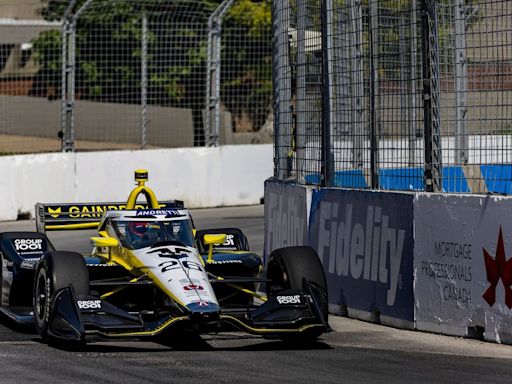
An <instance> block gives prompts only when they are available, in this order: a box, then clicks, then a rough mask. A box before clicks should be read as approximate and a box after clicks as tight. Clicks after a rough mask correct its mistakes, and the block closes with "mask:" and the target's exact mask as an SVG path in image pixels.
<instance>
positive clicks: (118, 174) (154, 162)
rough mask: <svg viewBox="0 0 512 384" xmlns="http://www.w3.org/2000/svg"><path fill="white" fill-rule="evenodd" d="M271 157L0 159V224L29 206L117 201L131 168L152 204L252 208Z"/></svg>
mask: <svg viewBox="0 0 512 384" xmlns="http://www.w3.org/2000/svg"><path fill="white" fill-rule="evenodd" d="M272 157H273V149H272V145H270V144H268V145H267V144H266V145H240V146H222V147H216V148H179V149H155V150H144V151H112V152H84V153H51V154H37V155H18V156H5V157H0V169H1V172H2V175H3V183H2V184H1V185H0V201H1V204H0V220H15V219H16V218H17V217H18V214H19V213H22V212H30V213H32V214H33V211H34V205H35V203H37V202H45V203H52V202H54V203H55V202H69V203H71V202H97V201H125V200H126V198H127V197H128V194H129V192H130V191H131V189H132V188H133V186H134V180H133V171H134V170H135V169H138V168H144V169H147V170H148V171H149V183H148V185H149V186H150V187H151V188H152V189H153V190H154V191H155V194H156V196H157V198H158V199H160V200H167V199H180V200H183V201H184V202H185V205H186V206H188V207H190V208H206V207H217V206H229V205H249V204H259V203H260V200H261V198H262V197H263V189H264V187H263V185H264V181H265V180H266V179H267V178H268V177H270V176H271V175H272V173H273V162H272Z"/></svg>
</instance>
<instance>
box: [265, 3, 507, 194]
mask: <svg viewBox="0 0 512 384" xmlns="http://www.w3.org/2000/svg"><path fill="white" fill-rule="evenodd" d="M385 7H389V8H385ZM312 9H313V10H316V11H317V12H318V15H317V14H316V13H315V11H313V12H312ZM500 11H501V13H500ZM486 12H491V13H490V14H489V15H487V14H486ZM510 13H512V10H511V9H510V6H509V5H508V3H507V2H506V1H503V0H492V1H490V2H481V1H478V0H474V1H468V0H451V1H443V2H441V1H439V0H411V1H409V2H394V3H392V2H388V3H381V2H378V1H377V0H369V1H368V2H367V3H364V2H362V1H359V0H346V1H343V2H337V1H335V0H279V1H275V2H274V8H273V33H274V39H273V45H274V87H275V89H274V100H275V122H276V126H275V162H274V163H275V172H274V176H275V177H276V178H278V179H280V180H292V181H295V182H299V183H303V184H313V185H319V186H345V187H350V188H372V189H397V190H411V189H412V190H425V191H429V192H443V191H444V192H456V193H458V192H476V193H482V192H485V193H488V192H490V193H512V188H510V186H507V183H508V185H510V184H512V183H511V182H512V180H511V176H507V175H508V172H509V170H508V167H509V163H511V161H510V154H509V152H510V151H511V150H512V143H511V142H509V140H508V137H498V136H495V133H494V132H493V131H492V130H491V131H489V128H488V127H489V126H490V127H491V129H493V128H492V121H494V120H499V121H503V120H504V119H505V116H509V115H510V114H511V112H510V111H511V110H512V104H511V103H509V102H503V104H502V105H500V104H493V105H491V104H489V101H488V100H489V99H491V100H494V99H496V98H497V99H500V97H501V98H503V97H505V96H506V94H507V93H506V92H508V90H509V89H510V85H508V84H506V85H502V84H500V80H499V79H500V77H503V78H504V80H503V81H505V82H506V81H508V80H507V79H508V68H509V66H512V57H509V56H510V55H509V54H508V50H509V49H512V46H510V42H508V40H506V38H505V37H500V36H498V37H493V34H497V35H499V34H503V36H505V34H506V33H510V32H512V24H511V23H508V24H505V27H503V26H501V27H495V26H494V23H491V22H489V23H486V20H487V19H486V18H487V17H488V18H493V19H489V20H494V19H495V18H497V17H498V18H499V17H503V20H505V19H506V17H508V16H510ZM386 23H389V24H386ZM471 28H475V31H472V30H471ZM485 28H487V29H485ZM500 28H501V29H500ZM482 30H483V33H482ZM386 31H387V32H386ZM440 31H441V32H440ZM476 31H479V32H476ZM386 33H387V35H386ZM487 33H488V36H489V39H493V38H494V39H496V42H494V43H493V41H491V40H489V41H487V40H486V39H485V38H479V35H478V34H480V35H485V34H487ZM308 35H309V36H308ZM313 35H314V36H313ZM314 39H317V40H320V44H318V43H317V42H313V40H314ZM468 39H470V42H469V43H468ZM500 39H501V40H500ZM314 44H317V45H319V47H318V48H317V49H318V51H319V52H321V79H322V81H321V92H322V93H321V95H320V96H318V100H319V102H320V104H321V120H314V121H313V120H312V119H311V116H312V115H311V113H312V111H313V110H314V108H313V107H311V106H310V107H309V110H308V108H307V105H306V104H307V101H308V96H307V93H308V88H307V86H306V85H305V79H306V77H307V75H306V74H305V73H306V72H308V71H310V70H311V69H310V68H311V64H309V63H308V59H307V57H308V55H309V54H310V50H309V49H308V47H311V46H312V45H314ZM507 44H509V45H507ZM495 45H496V46H498V48H495V47H494V46H495ZM500 48H501V51H499V49H500ZM493 49H494V51H493V54H494V56H495V57H497V59H495V61H496V62H497V64H494V65H495V67H496V68H497V69H493V70H487V72H485V69H481V68H480V67H478V65H481V64H478V63H477V64H475V65H474V67H470V65H472V63H471V59H470V58H468V51H469V50H472V54H473V56H474V55H476V54H475V51H477V50H480V51H482V52H486V51H491V50H493ZM495 51H497V52H495ZM502 51H503V52H504V51H506V52H505V53H503V52H502ZM500 55H501V56H500ZM482 56H483V54H482ZM509 61H510V62H511V64H509ZM308 65H309V67H308ZM393 66H395V67H393ZM468 68H476V69H474V70H473V72H472V73H471V74H469V71H468ZM475 71H477V72H476V73H475ZM478 71H480V72H482V73H480V72H478ZM493 71H494V72H493ZM499 71H503V72H499ZM492 76H495V77H492ZM468 81H472V82H473V83H475V82H479V83H478V84H477V85H476V86H475V85H474V84H473V85H472V88H471V87H470V86H468ZM397 87H398V88H397ZM310 88H311V87H310ZM395 88H397V89H396V90H395ZM309 92H311V90H309ZM493 92H494V93H493ZM469 96H471V97H472V100H473V105H474V106H473V107H471V106H470V105H471V102H472V101H471V100H469ZM392 98H395V99H394V100H395V101H390V99H392ZM475 99H476V100H477V101H475ZM305 105H306V106H305ZM492 108H494V110H491V109H492ZM452 111H453V112H452ZM500 111H501V112H500ZM500 113H503V116H500ZM451 114H453V117H452V116H451ZM471 114H473V115H471ZM480 115H483V116H484V117H483V118H482V117H481V116H480ZM472 116H474V117H472ZM471 119H472V120H471ZM484 119H486V120H484ZM481 120H483V121H484V122H485V124H482V126H483V125H486V126H485V127H477V128H475V126H477V125H478V123H479V121H481ZM307 122H309V127H308V124H307ZM470 122H471V123H473V128H471V130H470V128H469V124H470ZM312 125H314V127H313V128H311V126H312ZM384 125H387V126H391V131H390V132H387V131H385V129H390V128H385V127H384ZM502 125H504V124H502ZM400 127H401V128H400ZM475 129H479V130H477V131H476V133H475ZM503 129H504V130H506V128H503ZM496 131H499V128H496ZM502 136H503V135H502ZM315 145H318V146H319V149H320V156H319V157H315V156H308V150H309V149H310V148H311V147H312V146H315ZM478 146H481V147H478ZM420 151H421V152H422V156H420V155H419V153H420ZM494 152H496V153H498V154H495V153H494ZM494 158H500V159H501V160H500V162H499V163H496V164H495V165H496V166H497V167H498V168H496V169H490V170H489V169H488V170H484V169H483V168H481V166H486V165H487V164H490V163H489V162H491V161H492V159H494ZM511 166H512V165H511ZM397 168H401V169H402V175H398V174H396V172H395V174H392V173H393V172H394V171H395V170H396V169H397ZM420 168H421V176H419V175H418V170H419V169H420ZM340 170H341V171H343V172H340ZM486 172H487V173H486ZM340 173H342V174H341V175H340ZM343 173H344V174H343ZM355 174H357V175H358V176H357V177H354V178H352V179H350V180H349V178H350V177H352V176H353V175H355ZM390 175H391V176H390ZM343 177H345V181H343V182H341V181H340V179H341V178H343ZM386 178H387V179H386ZM390 178H395V182H396V179H398V178H402V179H401V180H400V182H398V183H395V184H396V185H395V186H394V187H389V185H386V182H387V181H385V180H384V179H386V180H388V181H389V179H390ZM418 178H420V179H418ZM418 181H419V182H418ZM493 183H494V184H501V186H500V187H496V188H493V187H492V186H490V184H493ZM466 184H467V185H466ZM397 185H398V186H397ZM447 185H449V188H448V187H447ZM447 188H448V190H447ZM450 188H451V189H450Z"/></svg>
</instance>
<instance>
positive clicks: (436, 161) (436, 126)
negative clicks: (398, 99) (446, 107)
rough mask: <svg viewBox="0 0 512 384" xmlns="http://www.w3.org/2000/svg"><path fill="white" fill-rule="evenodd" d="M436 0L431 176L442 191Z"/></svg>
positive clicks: (432, 17)
mask: <svg viewBox="0 0 512 384" xmlns="http://www.w3.org/2000/svg"><path fill="white" fill-rule="evenodd" d="M436 3H437V0H429V2H428V4H429V16H430V66H431V68H430V71H431V72H430V73H431V78H430V81H431V84H432V89H431V91H432V176H433V182H434V192H442V190H443V184H442V177H443V176H442V158H441V154H442V152H441V115H440V113H441V109H440V102H441V101H440V92H441V88H440V85H439V78H440V71H439V37H438V24H437V11H436Z"/></svg>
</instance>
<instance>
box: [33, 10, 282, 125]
mask: <svg viewBox="0 0 512 384" xmlns="http://www.w3.org/2000/svg"><path fill="white" fill-rule="evenodd" d="M220 2H221V0H197V1H188V2H186V1H180V0H176V1H169V0H152V1H129V0H102V1H95V2H93V3H91V7H90V8H88V9H87V10H86V11H85V12H83V13H82V14H81V16H80V17H79V18H78V21H77V34H76V39H77V44H76V63H77V67H76V79H77V81H76V83H75V84H76V93H77V95H78V97H79V98H80V99H82V100H96V101H106V102H122V103H140V81H141V57H142V48H141V44H142V43H141V41H142V15H143V14H144V13H145V14H147V16H148V20H149V32H148V35H147V39H148V55H147V70H148V87H149V91H148V102H149V103H150V104H159V105H170V106H176V107H186V108H193V109H194V110H195V111H197V112H199V115H200V114H201V113H202V109H204V108H205V106H204V97H205V93H204V90H205V82H206V59H207V41H206V35H205V34H204V33H203V32H198V30H197V27H196V26H195V25H193V23H196V25H200V26H202V27H201V28H206V25H207V23H208V16H209V15H210V14H211V13H212V12H213V10H214V9H216V8H217V7H218V5H219V4H220ZM41 3H42V8H41V10H40V13H41V15H42V16H43V17H44V18H45V19H46V20H62V17H63V15H64V13H65V11H66V9H67V7H68V5H69V1H67V0H66V1H65V0H41ZM84 3H85V0H78V1H77V3H76V6H75V8H74V11H76V10H77V9H79V8H80V7H81V6H82V5H83V4H84ZM105 4H106V5H107V6H105ZM271 4H272V3H271V0H265V1H251V0H237V1H236V2H235V3H234V5H233V6H232V7H231V9H230V10H229V11H228V13H227V14H226V16H225V20H224V22H223V25H222V33H223V34H222V41H223V49H224V51H227V52H229V53H228V54H227V56H226V55H224V54H223V60H224V59H226V58H229V59H230V60H233V61H232V63H234V66H233V67H234V68H236V71H234V72H233V71H231V72H229V73H228V72H227V71H226V72H224V71H223V72H222V76H223V79H222V84H223V86H224V88H223V95H226V98H225V99H223V100H222V102H223V104H224V105H226V106H227V107H228V109H229V110H230V111H231V112H232V113H234V114H235V115H236V114H241V113H245V112H246V111H250V112H249V115H250V116H251V119H253V121H254V127H255V128H259V126H260V125H261V124H262V121H264V119H265V118H266V115H267V113H268V110H269V108H270V106H271V92H272V89H271V85H272V82H271V42H272V39H271ZM97 5H100V6H102V7H103V9H102V11H101V9H100V8H94V7H96V6H97ZM98 9H100V11H98ZM191 9H202V10H205V12H203V14H204V16H203V17H202V19H201V16H200V15H199V16H191V11H190V10H191ZM192 12H193V11H192ZM197 17H199V19H197ZM176 36H179V39H176ZM237 38H238V39H242V40H243V48H242V49H238V48H236V49H230V47H229V46H228V44H227V43H226V42H230V43H229V44H233V43H234V42H235V40H236V39H237ZM233 39H235V40H233ZM262 39H265V41H264V43H263V44H264V45H265V48H264V49H263V50H262V48H261V41H262ZM60 45H61V36H60V33H58V32H56V31H55V33H53V34H48V35H45V34H42V35H41V36H40V37H39V38H38V39H37V40H36V41H35V42H34V50H35V51H36V52H37V60H38V63H40V65H41V68H46V71H50V70H52V71H54V76H53V78H55V79H58V81H56V82H55V84H53V85H52V86H54V87H57V88H58V87H60V71H61V61H60V60H61V58H60V55H57V57H50V53H51V52H53V55H54V56H55V52H60ZM224 51H223V52H224ZM263 51H264V52H263ZM262 53H264V54H263V55H262ZM225 56H226V57H225ZM230 65H231V64H230ZM262 74H263V75H262ZM225 90H228V91H227V92H224V91H225ZM254 102H257V103H259V104H262V103H263V104H264V107H259V106H258V107H257V108H251V103H254ZM256 110H260V112H255V111H256ZM195 113H196V112H195ZM196 116H197V113H196ZM199 120H202V118H199Z"/></svg>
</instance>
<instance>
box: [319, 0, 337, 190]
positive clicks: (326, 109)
mask: <svg viewBox="0 0 512 384" xmlns="http://www.w3.org/2000/svg"><path fill="white" fill-rule="evenodd" d="M321 3H322V7H321V8H322V9H321V15H320V18H321V20H322V160H321V162H322V168H323V170H322V186H331V185H332V184H333V182H334V158H333V153H332V143H331V131H332V125H333V124H335V119H334V117H333V112H335V111H333V108H332V102H333V98H334V97H335V95H334V90H333V87H334V81H333V73H332V72H333V70H332V63H333V48H334V47H333V41H332V39H333V36H332V35H333V32H332V28H333V17H332V16H333V15H332V12H333V7H332V0H321Z"/></svg>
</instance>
